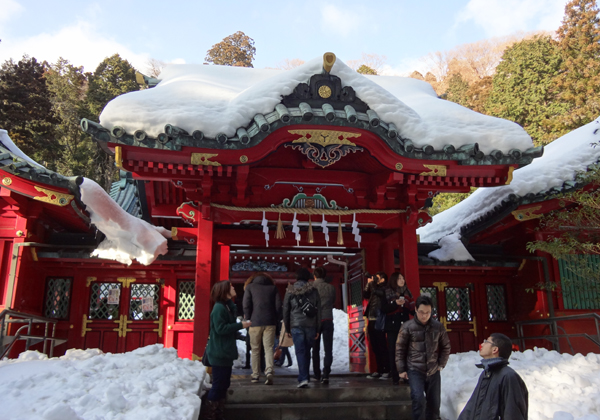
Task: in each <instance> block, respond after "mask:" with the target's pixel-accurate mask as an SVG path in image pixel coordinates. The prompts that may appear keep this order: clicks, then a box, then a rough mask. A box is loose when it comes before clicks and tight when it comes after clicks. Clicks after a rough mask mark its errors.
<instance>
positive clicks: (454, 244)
mask: <svg viewBox="0 0 600 420" xmlns="http://www.w3.org/2000/svg"><path fill="white" fill-rule="evenodd" d="M439 245H440V246H441V248H440V249H436V250H435V251H431V252H430V253H429V254H428V257H429V258H434V259H436V260H438V261H451V260H454V261H475V259H474V258H473V257H472V256H471V254H469V251H467V248H465V246H464V245H463V243H462V242H461V241H460V235H459V234H458V233H454V234H452V235H448V236H446V237H444V238H442V239H440V242H439Z"/></svg>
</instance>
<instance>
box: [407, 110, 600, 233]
mask: <svg viewBox="0 0 600 420" xmlns="http://www.w3.org/2000/svg"><path fill="white" fill-rule="evenodd" d="M599 142H600V118H599V119H596V120H595V121H593V122H591V123H589V124H587V125H585V126H583V127H580V128H578V129H577V130H574V131H572V132H571V133H568V134H566V135H564V136H563V137H561V138H559V139H557V140H555V141H553V142H552V143H550V144H549V145H547V146H546V147H545V149H544V150H545V152H544V156H543V157H541V158H538V159H535V160H534V161H533V162H532V163H531V164H530V165H528V166H526V167H523V168H519V169H517V170H515V171H514V173H513V180H512V182H511V184H510V185H505V186H501V187H488V188H479V189H478V190H477V191H475V192H474V193H473V194H471V195H470V196H469V197H468V198H467V199H465V200H464V201H462V202H460V203H458V204H457V205H455V206H453V207H451V208H450V209H448V210H446V211H444V212H442V213H440V214H437V215H435V216H434V217H433V221H432V222H431V223H430V224H428V225H426V226H424V227H422V228H420V229H419V230H418V234H419V235H420V238H421V240H422V241H423V242H436V241H438V240H439V239H441V238H443V237H445V236H447V235H450V234H452V233H454V232H460V233H461V234H462V235H463V236H465V237H468V236H470V235H472V234H474V233H476V232H479V231H481V230H482V229H483V228H485V227H487V226H489V225H491V224H493V223H494V222H496V221H498V220H501V219H503V218H504V217H506V216H507V215H508V214H510V212H512V211H513V210H515V209H516V208H517V207H519V206H521V205H523V204H530V203H535V202H540V201H545V200H548V199H552V198H556V197H557V196H559V195H561V194H564V193H565V192H569V191H573V190H575V189H578V188H581V187H582V186H583V185H584V184H582V183H581V181H580V180H578V178H577V176H578V174H581V173H582V172H586V171H588V170H589V169H592V167H594V166H595V165H596V164H597V163H599V162H600V146H598V147H596V146H595V145H598V143H599Z"/></svg>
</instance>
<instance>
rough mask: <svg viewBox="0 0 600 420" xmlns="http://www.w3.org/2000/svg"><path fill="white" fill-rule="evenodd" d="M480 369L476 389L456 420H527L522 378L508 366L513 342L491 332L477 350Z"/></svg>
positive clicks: (527, 396)
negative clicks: (481, 370)
mask: <svg viewBox="0 0 600 420" xmlns="http://www.w3.org/2000/svg"><path fill="white" fill-rule="evenodd" d="M479 354H480V355H481V357H483V359H482V360H481V364H478V365H477V367H479V368H481V369H483V372H481V375H480V376H479V381H478V382H477V386H476V387H475V390H474V391H473V394H472V395H471V398H470V399H469V401H468V402H467V405H465V408H464V409H463V411H462V412H461V413H460V415H459V416H458V420H484V419H490V420H492V419H510V420H526V419H527V411H528V406H529V393H528V391H527V386H526V385H525V382H523V379H521V377H520V376H519V374H518V373H517V372H515V371H514V370H513V369H512V368H510V367H508V358H509V357H510V355H511V354H512V342H511V341H510V338H508V337H507V336H506V335H504V334H500V333H492V334H491V335H490V336H489V337H488V338H487V339H485V340H483V344H482V345H481V348H480V349H479Z"/></svg>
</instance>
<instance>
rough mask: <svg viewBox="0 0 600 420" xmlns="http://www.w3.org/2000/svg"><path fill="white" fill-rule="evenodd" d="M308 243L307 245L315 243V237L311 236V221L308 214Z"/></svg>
mask: <svg viewBox="0 0 600 420" xmlns="http://www.w3.org/2000/svg"><path fill="white" fill-rule="evenodd" d="M308 243H309V244H314V243H315V237H314V236H313V230H312V220H310V214H309V215H308Z"/></svg>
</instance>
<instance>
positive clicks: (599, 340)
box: [515, 313, 600, 353]
mask: <svg viewBox="0 0 600 420" xmlns="http://www.w3.org/2000/svg"><path fill="white" fill-rule="evenodd" d="M581 319H592V320H593V321H594V324H595V325H596V337H593V336H591V335H590V334H587V333H577V334H566V333H565V334H556V333H555V334H550V335H544V336H535V337H525V336H524V334H523V326H525V325H548V326H550V331H558V328H560V329H562V330H563V331H564V328H562V327H559V326H558V324H557V323H558V322H561V321H577V320H581ZM515 324H516V326H517V336H518V338H517V340H518V341H519V347H520V348H521V350H524V349H525V340H540V339H543V340H548V341H550V342H551V343H552V346H553V347H554V350H556V351H558V352H560V339H561V338H566V339H567V343H568V344H569V347H570V348H571V352H572V353H575V352H574V350H573V346H572V345H571V338H574V337H584V338H587V339H588V340H589V341H591V342H592V343H594V344H596V345H597V346H598V347H600V315H599V314H597V313H587V314H577V315H565V316H553V317H549V318H541V319H530V320H526V321H517V322H515Z"/></svg>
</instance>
